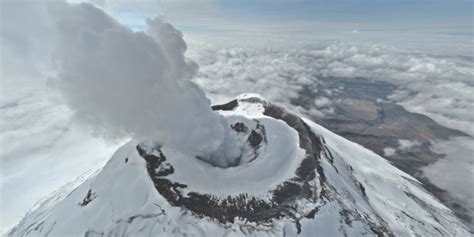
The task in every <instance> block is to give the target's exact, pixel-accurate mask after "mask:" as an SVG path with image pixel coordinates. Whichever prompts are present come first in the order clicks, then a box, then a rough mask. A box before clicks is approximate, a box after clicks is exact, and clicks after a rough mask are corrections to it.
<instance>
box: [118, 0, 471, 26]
mask: <svg viewBox="0 0 474 237" xmlns="http://www.w3.org/2000/svg"><path fill="white" fill-rule="evenodd" d="M109 1H112V0H109ZM116 1H117V0H116ZM118 1H125V2H126V3H125V4H123V5H122V7H117V8H116V9H115V10H114V11H115V13H116V14H114V15H117V17H118V18H119V19H121V20H123V21H125V22H128V24H129V25H132V26H133V27H135V28H140V27H141V26H142V22H143V21H140V20H137V19H136V18H143V17H151V16H153V15H156V14H157V13H158V14H162V15H164V16H165V17H167V18H169V20H170V21H171V22H172V23H174V25H176V26H177V27H178V28H181V29H183V30H203V29H206V30H216V29H230V28H233V29H236V28H237V29H239V28H245V27H247V26H250V27H252V26H256V25H258V26H262V27H264V26H266V25H270V26H274V27H277V28H278V25H285V26H286V27H289V28H292V29H298V28H302V29H305V27H306V28H307V26H308V25H309V26H320V27H327V28H332V29H346V28H348V29H351V28H354V29H355V28H357V29H364V30H420V29H425V30H426V29H435V30H436V29H438V30H439V29H443V30H447V29H448V30H453V31H456V32H461V33H463V34H466V33H469V34H472V28H473V26H474V23H473V4H474V0H361V1H354V0H332V1H331V0H316V1H307V0H293V1H290V0H239V1H236V0H194V1H193V0H177V1H176V0H142V1H137V2H134V4H136V5H134V7H135V8H134V9H131V8H130V7H129V6H130V5H131V4H130V2H129V1H128V0H118ZM150 1H152V2H151V3H150ZM155 1H156V2H155ZM153 4H156V7H150V6H151V5H153ZM140 5H142V7H137V6H140Z"/></svg>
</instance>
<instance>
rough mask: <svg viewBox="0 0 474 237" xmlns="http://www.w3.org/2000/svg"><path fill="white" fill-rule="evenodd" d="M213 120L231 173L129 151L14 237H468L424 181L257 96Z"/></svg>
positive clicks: (147, 147) (31, 217) (174, 156)
mask: <svg viewBox="0 0 474 237" xmlns="http://www.w3.org/2000/svg"><path fill="white" fill-rule="evenodd" d="M213 109H214V110H215V111H217V112H218V113H220V114H222V115H223V116H224V117H225V118H226V119H227V122H228V126H229V127H230V128H231V133H232V134H231V135H232V136H233V138H235V142H236V143H238V145H239V146H238V147H239V149H240V151H239V154H240V155H239V156H238V159H235V162H234V163H233V164H231V165H230V166H228V167H226V168H222V167H220V166H219V165H213V164H212V162H209V160H211V161H212V160H215V159H218V158H216V157H213V158H205V159H203V158H202V157H195V156H192V155H189V154H186V153H183V152H181V151H180V150H177V149H176V148H174V149H172V148H169V147H165V146H160V144H156V143H153V142H149V141H145V142H144V141H131V142H129V143H128V144H126V145H124V146H123V147H121V148H120V149H119V150H118V151H117V152H116V153H115V154H114V155H113V157H112V158H111V159H110V161H109V162H108V163H107V164H106V165H105V166H104V167H103V168H102V169H101V170H100V171H97V172H96V173H95V174H93V175H91V176H89V177H86V178H82V179H79V180H78V181H77V182H75V183H73V184H71V185H68V186H66V187H64V188H63V189H62V190H59V191H58V192H57V193H55V194H53V195H52V196H51V197H50V198H48V199H47V200H46V201H44V202H42V203H40V204H38V205H37V206H36V207H35V208H34V209H33V210H32V211H31V212H30V213H29V214H27V215H26V216H25V217H24V219H23V220H22V221H21V222H20V223H19V224H18V225H17V226H16V227H15V228H14V229H13V230H12V231H11V232H10V235H11V236H417V235H418V236H468V235H469V233H468V232H467V231H466V229H465V227H464V226H463V225H462V224H461V223H460V222H459V221H458V220H457V219H456V218H455V217H454V215H453V213H452V212H451V211H450V210H449V209H448V208H446V207H445V206H443V205H442V204H441V203H440V202H439V201H438V200H436V199H435V198H434V197H433V196H432V195H430V194H429V193H427V192H426V191H425V190H424V189H423V188H422V187H421V184H420V183H419V182H418V181H417V180H415V179H414V178H412V177H411V176H409V175H407V174H405V173H404V172H402V171H400V170H398V169H396V168H395V167H393V166H392V165H390V164H389V163H388V162H387V161H386V160H384V159H383V158H382V157H380V156H378V155H376V154H375V153H373V152H371V151H369V150H367V149H365V148H364V147H362V146H360V145H357V144H354V143H352V142H350V141H348V140H346V139H344V138H342V137H340V136H338V135H335V134H334V133H331V132H330V131H328V130H326V129H325V128H323V127H321V126H319V125H317V124H315V123H313V122H311V121H309V120H306V119H303V118H300V117H298V116H296V115H294V114H291V113H289V112H287V111H286V110H285V109H283V108H281V107H278V106H276V105H273V104H271V103H270V102H267V101H265V100H264V99H263V98H261V97H260V96H258V95H253V94H244V95H241V96H239V97H238V98H237V99H236V100H233V101H231V102H229V103H227V104H224V105H219V106H214V107H213ZM214 164H216V163H214Z"/></svg>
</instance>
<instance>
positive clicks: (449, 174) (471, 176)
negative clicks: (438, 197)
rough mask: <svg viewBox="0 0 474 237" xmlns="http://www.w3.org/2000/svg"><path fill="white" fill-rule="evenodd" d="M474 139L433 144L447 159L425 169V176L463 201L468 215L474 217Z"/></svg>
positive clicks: (460, 138) (435, 149)
mask: <svg viewBox="0 0 474 237" xmlns="http://www.w3.org/2000/svg"><path fill="white" fill-rule="evenodd" d="M473 147H474V139H473V138H470V137H469V138H468V137H459V138H454V139H451V140H449V141H438V142H436V143H434V144H433V150H434V151H435V152H439V153H444V154H446V157H444V158H441V159H440V160H439V161H438V162H436V163H434V164H432V165H429V166H427V167H424V168H423V174H424V175H425V176H426V177H428V179H429V180H430V181H431V182H432V183H434V184H436V185H437V186H439V187H440V188H442V189H445V190H447V191H448V192H449V193H450V194H451V196H452V197H453V198H455V199H456V200H457V201H461V202H462V203H463V204H464V205H463V207H465V208H467V209H468V213H467V214H468V215H470V216H471V217H474V216H473V215H474V188H473V187H474V159H473V156H472V154H473Z"/></svg>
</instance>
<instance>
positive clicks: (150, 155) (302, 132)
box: [137, 102, 384, 233]
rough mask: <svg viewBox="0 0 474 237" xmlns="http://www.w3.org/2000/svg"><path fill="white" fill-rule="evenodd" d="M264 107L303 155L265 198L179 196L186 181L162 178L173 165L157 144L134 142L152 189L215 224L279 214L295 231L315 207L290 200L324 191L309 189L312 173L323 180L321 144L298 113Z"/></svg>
mask: <svg viewBox="0 0 474 237" xmlns="http://www.w3.org/2000/svg"><path fill="white" fill-rule="evenodd" d="M236 106H237V105H235V104H234V102H231V103H228V104H226V105H223V106H214V107H213V109H215V110H216V109H223V110H229V109H233V108H235V107H236ZM264 108H265V112H264V114H265V115H266V116H269V117H272V118H274V119H279V120H282V121H284V122H285V123H286V124H287V125H288V126H290V127H292V128H293V129H295V130H296V131H297V132H298V135H299V142H300V144H299V146H300V147H301V148H302V149H304V150H305V151H306V156H305V158H304V159H303V160H302V162H301V164H300V166H299V167H298V168H297V169H296V170H295V175H294V177H292V178H291V179H289V180H288V181H285V182H283V183H281V184H280V185H278V186H277V187H276V188H275V189H274V190H272V191H271V197H272V198H271V200H270V201H267V200H260V199H257V198H255V197H252V196H249V195H248V194H246V193H242V194H239V195H236V196H228V197H227V198H218V197H215V196H212V195H209V194H202V193H197V192H193V191H190V190H187V192H186V193H187V195H183V193H184V192H183V189H185V188H187V185H186V184H181V183H177V182H173V181H171V180H169V179H168V178H167V177H166V176H168V175H169V174H172V173H173V172H174V169H173V167H172V165H171V164H169V163H168V162H167V159H166V157H165V155H164V154H163V153H162V152H161V150H160V148H159V147H158V146H157V147H151V148H148V147H147V148H144V147H142V146H141V145H138V146H137V150H138V153H139V154H140V156H141V157H143V158H144V159H145V161H146V163H147V170H148V174H149V175H150V177H151V179H152V181H153V183H154V185H155V188H156V190H157V191H158V192H159V193H160V194H161V195H162V196H163V197H165V198H166V199H167V200H168V202H169V203H170V204H172V205H174V206H179V207H183V208H186V209H188V210H190V211H192V213H193V214H194V215H197V216H200V217H203V216H206V217H210V218H213V219H216V220H218V221H219V222H221V223H227V222H233V221H234V220H235V218H240V219H245V220H247V221H251V222H256V223H259V224H264V225H265V224H269V223H270V224H271V223H272V221H273V220H274V219H278V218H281V217H284V216H285V217H287V218H289V219H292V220H294V223H295V225H296V227H297V229H298V233H300V232H301V224H300V222H299V220H300V219H301V218H314V215H315V214H316V213H317V210H318V209H317V208H316V209H314V210H313V211H311V212H310V213H308V214H307V215H305V216H303V217H301V216H300V215H295V212H296V211H297V210H296V206H297V205H296V201H297V200H300V199H305V200H313V201H317V200H318V199H326V198H327V197H326V193H327V191H328V190H325V189H326V187H325V185H323V187H322V190H321V192H319V193H318V192H317V191H316V189H315V188H314V184H311V183H312V181H313V180H314V179H316V177H318V179H319V183H324V182H325V180H326V178H325V174H324V172H323V168H322V167H321V165H320V159H321V157H320V156H321V153H322V152H323V149H324V145H323V144H322V141H321V139H320V137H319V136H317V135H316V134H315V133H314V132H313V131H312V130H311V128H310V127H309V126H308V125H307V124H306V123H305V122H304V121H303V120H302V119H301V118H299V117H297V116H295V115H293V114H290V113H288V112H286V111H285V110H284V109H283V108H281V107H278V106H275V105H272V104H269V103H265V106H264ZM232 129H234V130H235V131H237V132H244V131H245V130H247V129H248V128H247V127H246V126H245V125H244V124H243V123H235V124H233V125H232ZM248 142H249V144H250V145H251V146H252V147H258V146H260V145H261V144H262V142H265V143H266V142H267V141H266V136H265V128H264V126H262V125H261V124H259V123H258V121H257V127H256V129H255V130H251V132H250V135H249V137H248ZM326 152H328V151H326ZM316 173H318V175H316ZM369 224H370V225H371V226H372V225H373V226H374V233H377V232H376V231H379V230H382V229H384V228H383V227H379V226H376V225H374V224H373V223H369Z"/></svg>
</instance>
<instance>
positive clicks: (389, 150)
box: [383, 147, 397, 157]
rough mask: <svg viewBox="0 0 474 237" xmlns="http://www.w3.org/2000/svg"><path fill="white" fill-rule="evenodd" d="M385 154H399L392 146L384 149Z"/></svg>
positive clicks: (388, 155) (387, 155)
mask: <svg viewBox="0 0 474 237" xmlns="http://www.w3.org/2000/svg"><path fill="white" fill-rule="evenodd" d="M383 154H384V156H386V157H390V156H394V155H395V154H397V150H396V149H394V148H392V147H386V148H384V149H383Z"/></svg>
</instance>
